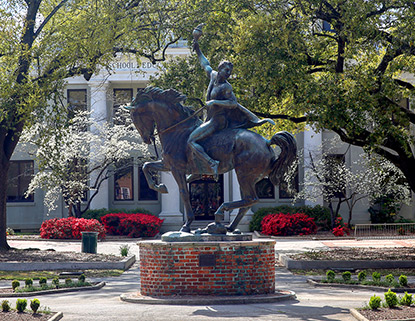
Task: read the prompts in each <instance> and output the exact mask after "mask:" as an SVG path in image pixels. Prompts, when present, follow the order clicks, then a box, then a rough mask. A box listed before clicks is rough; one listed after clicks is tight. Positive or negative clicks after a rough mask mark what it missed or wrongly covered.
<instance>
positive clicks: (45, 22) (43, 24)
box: [34, 0, 68, 38]
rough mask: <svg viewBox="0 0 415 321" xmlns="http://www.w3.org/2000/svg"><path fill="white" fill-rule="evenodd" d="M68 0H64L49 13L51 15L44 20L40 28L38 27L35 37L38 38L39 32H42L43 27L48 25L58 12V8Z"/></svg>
mask: <svg viewBox="0 0 415 321" xmlns="http://www.w3.org/2000/svg"><path fill="white" fill-rule="evenodd" d="M66 2H68V0H62V1H61V2H60V3H59V4H58V5H57V6H56V7H55V8H53V10H52V11H51V12H50V13H49V15H48V16H47V17H46V18H45V20H43V22H42V23H41V25H40V26H39V28H37V30H36V32H35V34H34V37H35V38H37V37H38V36H39V34H40V33H41V32H42V29H43V28H44V27H45V26H46V24H47V23H48V22H49V20H50V19H52V17H53V16H54V15H55V14H56V12H58V10H59V9H60V8H61V7H62V6H63V5H64V4H65V3H66Z"/></svg>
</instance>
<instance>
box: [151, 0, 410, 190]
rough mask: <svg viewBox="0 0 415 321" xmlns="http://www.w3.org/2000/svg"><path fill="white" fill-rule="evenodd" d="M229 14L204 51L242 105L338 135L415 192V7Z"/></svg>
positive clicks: (358, 2) (271, 5)
mask: <svg viewBox="0 0 415 321" xmlns="http://www.w3.org/2000/svg"><path fill="white" fill-rule="evenodd" d="M215 5H218V6H220V5H221V4H220V1H215V2H214V3H212V6H213V7H214V6H215ZM226 8H227V10H225V11H224V12H223V13H222V14H221V15H219V14H212V15H211V16H210V18H209V19H207V20H206V23H207V25H206V26H205V27H204V33H205V34H204V36H203V37H202V38H201V40H200V43H201V45H202V46H204V47H202V49H203V52H206V53H207V54H206V56H208V57H209V58H213V62H215V61H217V60H216V58H219V57H220V58H223V57H226V58H227V59H229V60H231V61H232V62H233V63H234V66H235V67H234V75H235V76H234V78H233V79H231V84H232V86H233V88H234V91H235V93H236V96H237V97H238V100H239V101H240V102H241V103H242V104H243V105H245V106H247V107H248V108H250V109H251V110H253V111H255V112H256V113H257V114H258V115H259V116H266V117H271V118H274V119H283V120H284V121H285V120H287V119H288V120H291V121H293V122H294V123H301V122H304V121H306V122H308V123H309V124H310V125H311V126H312V127H314V129H316V130H320V129H323V128H324V129H329V130H332V131H334V132H336V133H337V134H338V135H339V136H340V138H341V139H342V140H343V141H344V142H346V143H350V144H353V145H356V146H361V147H363V148H364V149H365V150H366V151H373V152H376V153H378V154H380V155H381V156H383V157H385V158H386V159H388V160H389V161H390V162H392V163H393V164H394V165H395V166H397V167H398V168H399V169H400V170H401V171H402V173H403V174H404V176H405V178H406V180H407V181H408V183H409V185H410V187H411V189H412V191H415V172H414V171H413V168H415V157H414V150H413V141H414V135H413V126H414V124H415V113H414V112H413V110H412V109H411V108H409V106H408V105H407V104H405V101H406V100H405V99H407V98H409V99H413V98H414V92H415V90H414V86H413V75H414V73H415V30H414V28H413V25H414V22H415V5H414V3H413V1H407V0H373V1H364V0H347V1H343V0H313V1H303V0H293V1H287V0H271V1H237V2H236V1H229V3H228V5H227V6H226ZM212 12H213V11H212ZM190 61H191V60H190ZM189 68H191V67H189ZM183 69H185V68H183ZM166 71H167V73H169V72H171V71H172V69H169V68H167V70H166ZM170 77H171V78H173V77H172V76H171V75H170ZM411 79H412V80H411ZM159 81H162V79H160V80H159ZM181 90H182V91H183V92H184V93H185V94H186V93H187V92H186V90H185V89H181ZM200 95H201V97H203V93H201V94H200ZM277 126H282V123H278V124H277ZM285 126H286V125H285Z"/></svg>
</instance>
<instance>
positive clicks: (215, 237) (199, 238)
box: [161, 231, 252, 242]
mask: <svg viewBox="0 0 415 321" xmlns="http://www.w3.org/2000/svg"><path fill="white" fill-rule="evenodd" d="M161 240H162V241H163V242H227V241H228V242H235V241H237V242H239V241H252V235H251V234H234V233H229V232H228V233H226V234H193V233H187V232H181V231H172V232H167V233H164V234H163V235H162V236H161Z"/></svg>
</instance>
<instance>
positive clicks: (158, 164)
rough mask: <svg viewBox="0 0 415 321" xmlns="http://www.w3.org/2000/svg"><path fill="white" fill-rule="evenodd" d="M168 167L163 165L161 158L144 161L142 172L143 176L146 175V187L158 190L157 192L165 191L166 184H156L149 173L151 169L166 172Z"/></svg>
mask: <svg viewBox="0 0 415 321" xmlns="http://www.w3.org/2000/svg"><path fill="white" fill-rule="evenodd" d="M168 170H169V169H168V168H167V167H166V166H165V165H164V163H163V161H162V160H158V161H155V162H146V163H144V165H143V173H144V176H145V177H146V180H147V183H148V187H150V188H151V189H153V190H155V191H157V192H159V193H163V194H165V193H167V192H168V191H167V186H166V185H164V184H156V182H154V179H153V177H152V175H151V171H155V172H166V171H168Z"/></svg>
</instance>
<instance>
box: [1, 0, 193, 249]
mask: <svg viewBox="0 0 415 321" xmlns="http://www.w3.org/2000/svg"><path fill="white" fill-rule="evenodd" d="M179 5H180V6H187V4H186V3H183V4H182V2H180V1H174V0H173V1H171V0H161V1H152V0H129V1H125V0H93V1H92V0H24V1H23V0H11V1H2V2H1V3H0V25H1V28H0V248H2V249H8V248H9V246H8V244H7V240H6V217H7V216H6V193H7V175H8V169H9V165H10V159H11V156H12V154H13V152H14V150H15V148H16V145H17V144H18V142H19V138H20V136H21V133H22V131H23V129H24V128H27V127H29V126H30V125H31V124H33V123H35V122H37V121H41V120H42V118H45V117H48V116H50V115H59V114H63V113H65V114H66V113H67V111H66V110H64V109H63V108H62V104H61V103H60V100H61V99H60V98H61V97H60V94H61V93H62V87H63V85H64V81H63V80H64V79H65V78H68V77H72V76H79V75H81V76H84V78H85V79H86V80H89V79H90V78H91V76H92V75H93V74H94V73H96V72H98V71H99V70H100V69H108V70H110V69H111V65H110V62H111V61H112V60H113V58H114V55H116V54H117V53H131V54H135V55H136V56H137V57H147V58H148V59H150V61H151V62H153V63H154V62H156V61H163V60H165V59H166V55H165V49H166V48H167V46H168V45H169V44H171V43H174V42H175V41H177V40H178V39H179V37H181V36H182V35H183V34H187V33H188V31H187V30H186V25H187V23H188V24H191V25H193V24H194V22H190V21H191V19H190V18H188V15H187V14H188V13H189V12H190V11H191V10H193V9H195V10H196V9H199V7H195V8H193V7H192V6H187V7H186V10H187V11H185V10H183V7H179ZM191 16H193V15H191ZM190 32H191V30H190Z"/></svg>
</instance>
